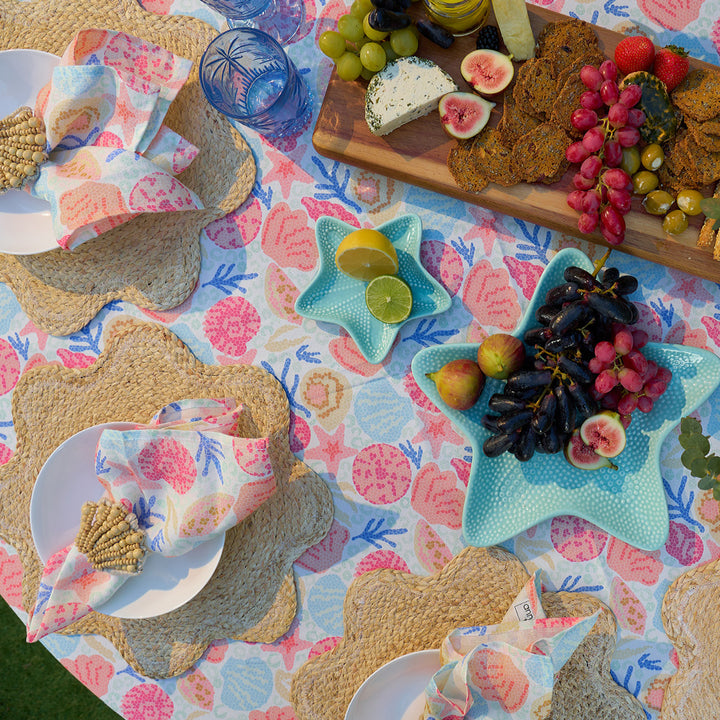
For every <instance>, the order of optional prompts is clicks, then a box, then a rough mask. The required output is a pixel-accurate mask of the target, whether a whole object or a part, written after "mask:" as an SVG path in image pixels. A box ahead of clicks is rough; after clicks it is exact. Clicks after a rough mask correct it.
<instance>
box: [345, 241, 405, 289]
mask: <svg viewBox="0 0 720 720" xmlns="http://www.w3.org/2000/svg"><path fill="white" fill-rule="evenodd" d="M335 264H336V265H337V266H338V269H339V270H341V271H342V272H344V273H345V274H346V275H349V276H350V277H353V278H356V279H358V280H365V281H368V280H372V279H373V278H376V277H379V276H380V275H394V274H395V273H396V272H397V271H398V268H399V265H398V257H397V252H396V251H395V248H394V247H393V244H392V243H391V242H390V240H389V239H388V237H387V236H385V235H383V234H382V233H381V232H379V231H378V230H373V229H371V228H362V229H360V230H354V231H353V232H351V233H350V234H349V235H347V236H346V237H345V238H344V239H343V241H342V242H341V243H340V246H339V247H338V249H337V250H336V252H335Z"/></svg>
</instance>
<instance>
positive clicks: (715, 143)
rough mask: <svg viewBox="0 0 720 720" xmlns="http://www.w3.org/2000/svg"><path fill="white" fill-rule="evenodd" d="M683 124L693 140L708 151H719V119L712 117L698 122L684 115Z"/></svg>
mask: <svg viewBox="0 0 720 720" xmlns="http://www.w3.org/2000/svg"><path fill="white" fill-rule="evenodd" d="M685 124H686V125H687V129H688V130H689V131H690V134H691V135H692V136H693V139H694V140H695V142H696V143H697V144H698V145H699V146H700V147H701V148H703V150H707V151H708V152H720V119H719V118H713V119H712V120H706V121H705V122H698V121H697V120H693V119H692V118H691V117H689V116H686V117H685Z"/></svg>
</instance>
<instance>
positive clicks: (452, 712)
mask: <svg viewBox="0 0 720 720" xmlns="http://www.w3.org/2000/svg"><path fill="white" fill-rule="evenodd" d="M598 614H599V611H598V612H596V613H595V614H593V615H591V616H590V617H587V618H577V617H576V618H568V617H564V618H548V617H546V616H545V613H544V611H543V608H542V604H541V602H540V580H539V571H537V572H535V574H534V575H533V576H532V577H531V578H530V580H529V581H528V583H527V585H526V586H525V587H524V588H523V590H522V591H521V592H520V594H519V595H518V596H517V598H516V599H515V600H514V601H513V603H512V605H511V606H510V608H509V609H508V611H507V613H506V615H505V617H504V618H503V620H502V622H501V623H500V624H499V625H484V626H480V627H466V628H459V629H457V630H454V631H453V632H451V633H450V634H449V635H448V636H447V637H446V638H445V640H444V641H443V645H442V647H441V650H440V658H441V662H442V664H443V666H442V668H441V669H440V670H438V672H437V673H435V675H434V676H433V678H432V680H431V681H430V683H429V684H428V686H427V688H426V690H425V695H426V704H425V710H424V714H423V716H422V718H423V720H462V719H463V718H467V719H468V720H490V719H492V720H497V719H498V718H523V719H525V718H529V717H535V716H536V714H537V713H538V712H539V710H540V709H541V708H542V707H543V706H544V704H546V703H547V704H548V707H549V702H550V699H551V697H552V689H553V683H554V678H555V674H556V673H557V672H558V671H559V670H560V669H561V668H562V666H563V665H564V664H565V663H566V662H567V661H568V660H569V659H570V656H571V655H572V654H573V652H574V650H575V648H577V646H578V645H579V644H580V643H581V642H582V641H583V639H584V638H585V636H586V635H587V634H588V632H589V631H590V629H591V628H592V626H593V625H594V624H595V621H596V620H597V617H598Z"/></svg>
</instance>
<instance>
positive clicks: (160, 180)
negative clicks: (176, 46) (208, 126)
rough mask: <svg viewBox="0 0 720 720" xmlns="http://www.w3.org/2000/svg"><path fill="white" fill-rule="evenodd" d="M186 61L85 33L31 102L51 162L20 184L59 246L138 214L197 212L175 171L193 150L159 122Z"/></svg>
mask: <svg viewBox="0 0 720 720" xmlns="http://www.w3.org/2000/svg"><path fill="white" fill-rule="evenodd" d="M191 67H192V61H190V60H186V59H185V58H181V57H177V56H176V55H173V54H172V53H170V52H168V51H167V50H165V49H163V48H161V47H159V46H158V45H153V44H152V43H149V42H146V41H145V40H141V39H140V38H137V37H133V36H132V35H127V34H126V33H122V32H115V31H111V30H82V31H80V32H79V33H78V34H77V35H76V36H75V38H74V39H73V41H72V42H71V43H70V45H69V46H68V48H67V50H66V51H65V52H64V54H63V56H62V58H61V60H60V64H59V65H58V66H57V67H56V68H55V69H54V70H53V75H52V80H51V81H50V83H49V84H48V85H47V86H45V88H43V89H42V90H41V91H40V93H39V95H38V98H37V102H36V106H35V114H36V115H37V116H38V117H40V118H42V119H43V121H44V123H45V130H46V133H45V134H46V138H47V145H46V151H47V153H48V155H49V158H48V161H47V162H45V163H43V164H42V165H40V169H39V172H38V173H36V174H35V175H34V176H33V177H32V178H30V180H29V181H28V182H27V184H26V186H25V188H26V190H27V191H28V192H30V193H31V194H32V195H35V196H36V197H40V198H42V199H44V200H46V201H47V202H48V203H49V204H50V212H51V216H52V222H53V230H54V233H55V237H56V239H57V241H58V244H59V245H60V246H61V247H63V248H66V249H72V248H74V247H77V246H78V245H79V244H80V243H83V242H85V241H86V240H90V239H91V238H94V237H97V236H98V235H100V234H101V233H103V232H106V231H107V230H110V229H111V228H113V227H116V226H117V225H120V224H122V223H124V222H127V221H128V220H130V219H131V218H133V217H135V216H137V215H139V214H141V213H160V212H174V211H182V210H194V209H199V208H202V207H203V206H202V202H201V201H200V199H199V198H198V196H197V195H195V193H193V192H192V191H191V190H190V189H189V188H187V187H185V186H184V185H183V184H182V183H181V182H179V181H178V180H177V179H176V178H175V177H174V175H176V174H177V173H180V172H182V170H184V169H185V168H186V167H187V166H188V165H189V164H190V163H191V162H192V160H193V159H194V158H195V156H196V155H197V152H198V150H197V148H196V147H195V146H194V145H192V144H190V143H189V142H187V141H186V140H184V139H183V138H182V137H180V136H179V135H177V134H176V133H174V132H173V131H172V130H170V129H169V128H168V127H166V126H165V125H163V124H162V123H163V120H164V118H165V114H166V113H167V110H168V108H169V107H170V103H171V102H172V101H173V99H174V98H175V96H176V95H177V93H178V91H179V90H180V88H181V87H182V86H183V84H184V83H185V81H186V80H187V77H188V74H189V73H190V69H191Z"/></svg>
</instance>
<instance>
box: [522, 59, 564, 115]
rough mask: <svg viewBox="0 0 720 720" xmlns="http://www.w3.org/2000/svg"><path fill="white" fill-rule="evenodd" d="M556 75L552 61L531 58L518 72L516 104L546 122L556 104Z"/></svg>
mask: <svg viewBox="0 0 720 720" xmlns="http://www.w3.org/2000/svg"><path fill="white" fill-rule="evenodd" d="M555 95H556V93H555V75H554V72H553V66H552V63H551V62H550V60H545V59H540V58H531V59H530V60H527V61H525V62H524V63H523V64H522V65H521V66H520V68H519V69H518V71H517V80H516V82H515V87H514V89H513V99H514V100H515V104H516V105H519V106H520V107H522V108H524V109H525V111H526V112H529V113H530V114H531V115H535V116H537V117H538V118H540V119H541V120H546V119H547V118H548V116H549V115H550V113H551V112H552V108H553V103H554V102H555Z"/></svg>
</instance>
